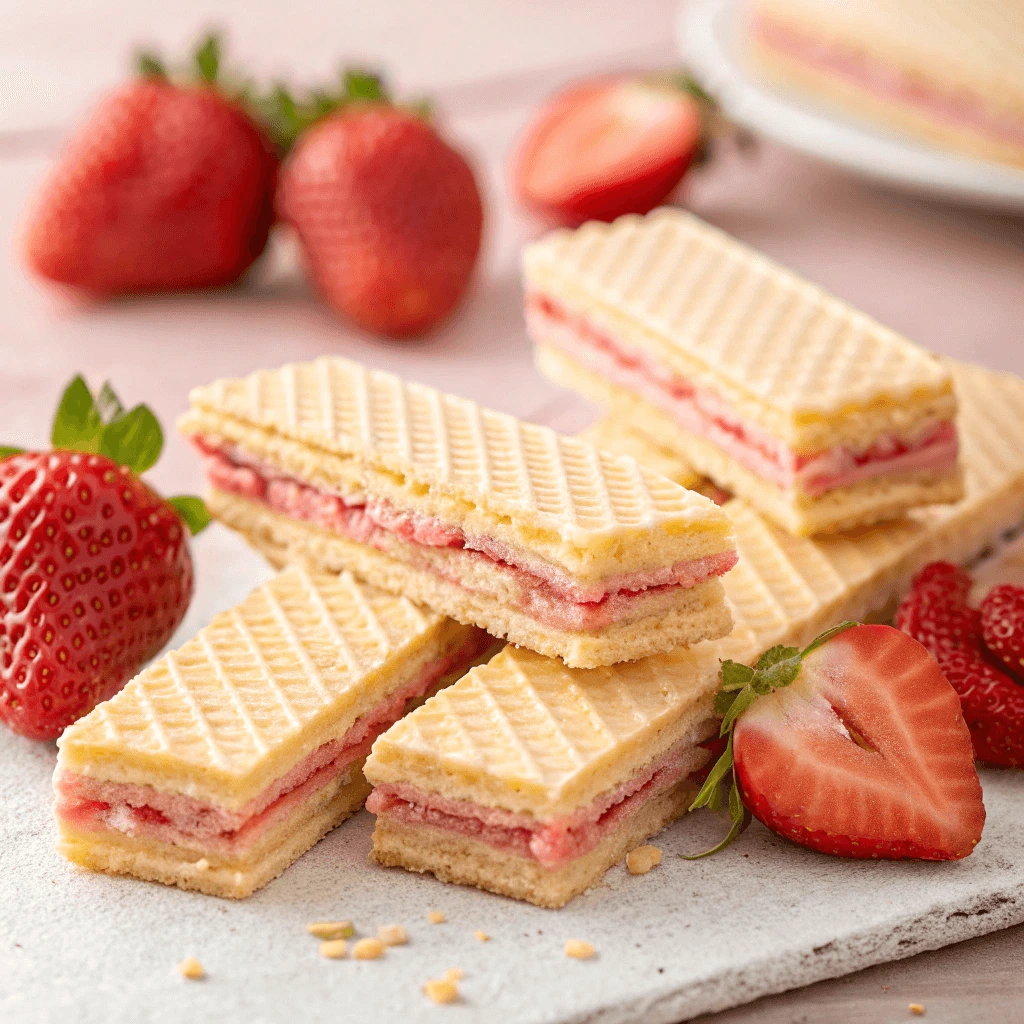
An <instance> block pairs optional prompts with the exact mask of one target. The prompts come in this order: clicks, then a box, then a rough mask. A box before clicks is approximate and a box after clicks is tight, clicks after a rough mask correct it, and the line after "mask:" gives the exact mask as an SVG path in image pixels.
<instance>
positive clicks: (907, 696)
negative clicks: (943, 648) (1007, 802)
mask: <svg viewBox="0 0 1024 1024" xmlns="http://www.w3.org/2000/svg"><path fill="white" fill-rule="evenodd" d="M733 756H734V765H735V772H736V776H737V781H738V783H739V788H740V793H741V795H742V797H743V802H744V804H745V805H746V806H747V808H748V809H749V810H750V811H751V813H752V814H753V815H754V816H755V817H757V818H759V819H760V820H761V821H762V822H764V824H766V825H767V826H768V827H769V828H770V829H772V830H773V831H775V832H778V833H779V834H780V835H783V836H785V837H786V838H788V839H791V840H793V842H796V843H799V844H800V845H802V846H809V847H811V848H812V849H815V850H820V851H822V852H823V853H829V854H833V855H835V856H840V857H859V858H891V859H901V858H906V857H913V858H918V859H924V860H958V859H959V858H961V857H966V856H967V855H968V854H969V853H970V852H971V851H972V850H973V849H974V847H975V846H976V845H977V843H978V840H979V839H980V838H981V831H982V827H983V826H984V824H985V807H984V804H983V803H982V793H981V784H980V782H979V781H978V773H977V771H976V770H975V767H974V755H973V753H972V750H971V737H970V733H969V732H968V731H967V726H966V724H965V722H964V719H963V715H962V713H961V711H960V702H959V700H958V698H957V695H956V693H955V691H954V690H953V688H952V687H951V686H950V685H949V683H948V682H947V681H946V679H945V677H944V676H943V674H942V670H941V669H940V668H939V666H938V664H937V663H936V662H935V660H934V659H933V658H932V657H931V656H930V655H929V654H928V652H927V651H926V650H925V648H924V647H923V646H922V645H921V644H919V643H918V642H917V641H915V640H913V639H911V638H910V637H908V636H907V635H906V634H904V633H901V632H900V631H899V630H896V629H893V628H892V627H891V626H856V627H855V628H852V629H847V630H846V631H844V632H842V633H840V634H839V635H837V636H835V637H833V638H832V639H830V640H829V641H828V642H827V643H825V644H823V645H822V646H820V647H818V648H817V649H816V650H814V651H812V652H811V653H809V654H807V656H806V657H804V658H803V660H802V663H801V664H800V668H799V674H798V676H797V677H796V679H795V680H794V681H793V682H792V684H791V685H789V686H787V687H785V688H783V689H778V690H775V691H774V692H772V693H769V694H767V695H765V696H762V697H759V698H758V699H757V700H755V701H754V702H753V704H751V706H750V707H749V708H748V709H747V710H746V711H745V712H744V713H743V714H742V715H741V716H740V717H739V719H738V720H737V722H736V725H735V729H734V733H733Z"/></svg>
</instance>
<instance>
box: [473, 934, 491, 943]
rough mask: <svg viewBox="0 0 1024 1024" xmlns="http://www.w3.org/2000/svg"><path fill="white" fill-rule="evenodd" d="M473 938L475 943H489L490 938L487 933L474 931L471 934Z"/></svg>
mask: <svg viewBox="0 0 1024 1024" xmlns="http://www.w3.org/2000/svg"><path fill="white" fill-rule="evenodd" d="M473 938H474V939H476V941H477V942H490V941H491V937H490V935H488V934H487V932H481V931H475V932H473Z"/></svg>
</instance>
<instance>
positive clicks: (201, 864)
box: [196, 857, 210, 871]
mask: <svg viewBox="0 0 1024 1024" xmlns="http://www.w3.org/2000/svg"><path fill="white" fill-rule="evenodd" d="M209 870H210V862H209V861H208V860H207V859H206V858H205V857H200V858H199V860H197V861H196V871H209Z"/></svg>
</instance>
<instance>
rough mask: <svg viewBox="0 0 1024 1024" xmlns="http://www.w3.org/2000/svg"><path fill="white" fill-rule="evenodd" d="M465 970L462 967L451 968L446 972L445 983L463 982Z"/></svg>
mask: <svg viewBox="0 0 1024 1024" xmlns="http://www.w3.org/2000/svg"><path fill="white" fill-rule="evenodd" d="M462 975H463V970H462V968H461V967H449V968H448V970H447V971H445V972H444V980H445V981H462Z"/></svg>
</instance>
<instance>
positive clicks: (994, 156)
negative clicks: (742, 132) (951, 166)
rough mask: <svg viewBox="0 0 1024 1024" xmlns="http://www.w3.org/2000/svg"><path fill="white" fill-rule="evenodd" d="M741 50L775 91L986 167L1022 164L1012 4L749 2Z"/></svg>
mask: <svg viewBox="0 0 1024 1024" xmlns="http://www.w3.org/2000/svg"><path fill="white" fill-rule="evenodd" d="M748 11H749V31H748V33H747V39H746V40H745V42H746V46H745V49H746V51H747V52H748V54H749V56H750V57H751V63H752V64H753V67H754V70H755V71H756V72H758V73H760V74H761V75H763V76H765V77H767V78H768V79H769V80H770V81H771V82H773V83H775V84H778V85H781V86H782V87H783V88H784V89H787V90H792V91H796V92H797V93H799V94H801V95H802V96H806V97H809V98H811V99H812V100H816V101H819V102H822V101H823V102H826V103H829V104H834V105H837V106H839V107H842V108H844V109H846V110H848V111H851V112H852V113H853V114H855V115H856V116H858V117H861V118H864V119H866V120H868V121H872V122H878V123H881V124H883V125H885V126H892V127H895V128H897V129H901V130H904V131H906V132H909V133H911V134H913V135H915V136H918V137H920V138H923V139H926V140H928V141H930V142H933V143H937V144H939V145H941V146H943V147H951V148H953V149H956V150H959V151H961V152H964V153H967V154H970V155H972V156H976V157H981V158H984V159H987V160H1000V161H1005V162H1006V163H1011V164H1024V65H1022V62H1021V53H1022V52H1024V7H1022V6H1021V4H1020V3H1018V2H1017V0H973V2H972V3H963V2H962V0H886V3H884V4H880V3H878V2H877V0H844V2H843V3H834V2H832V0H750V3H749V4H748Z"/></svg>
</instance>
